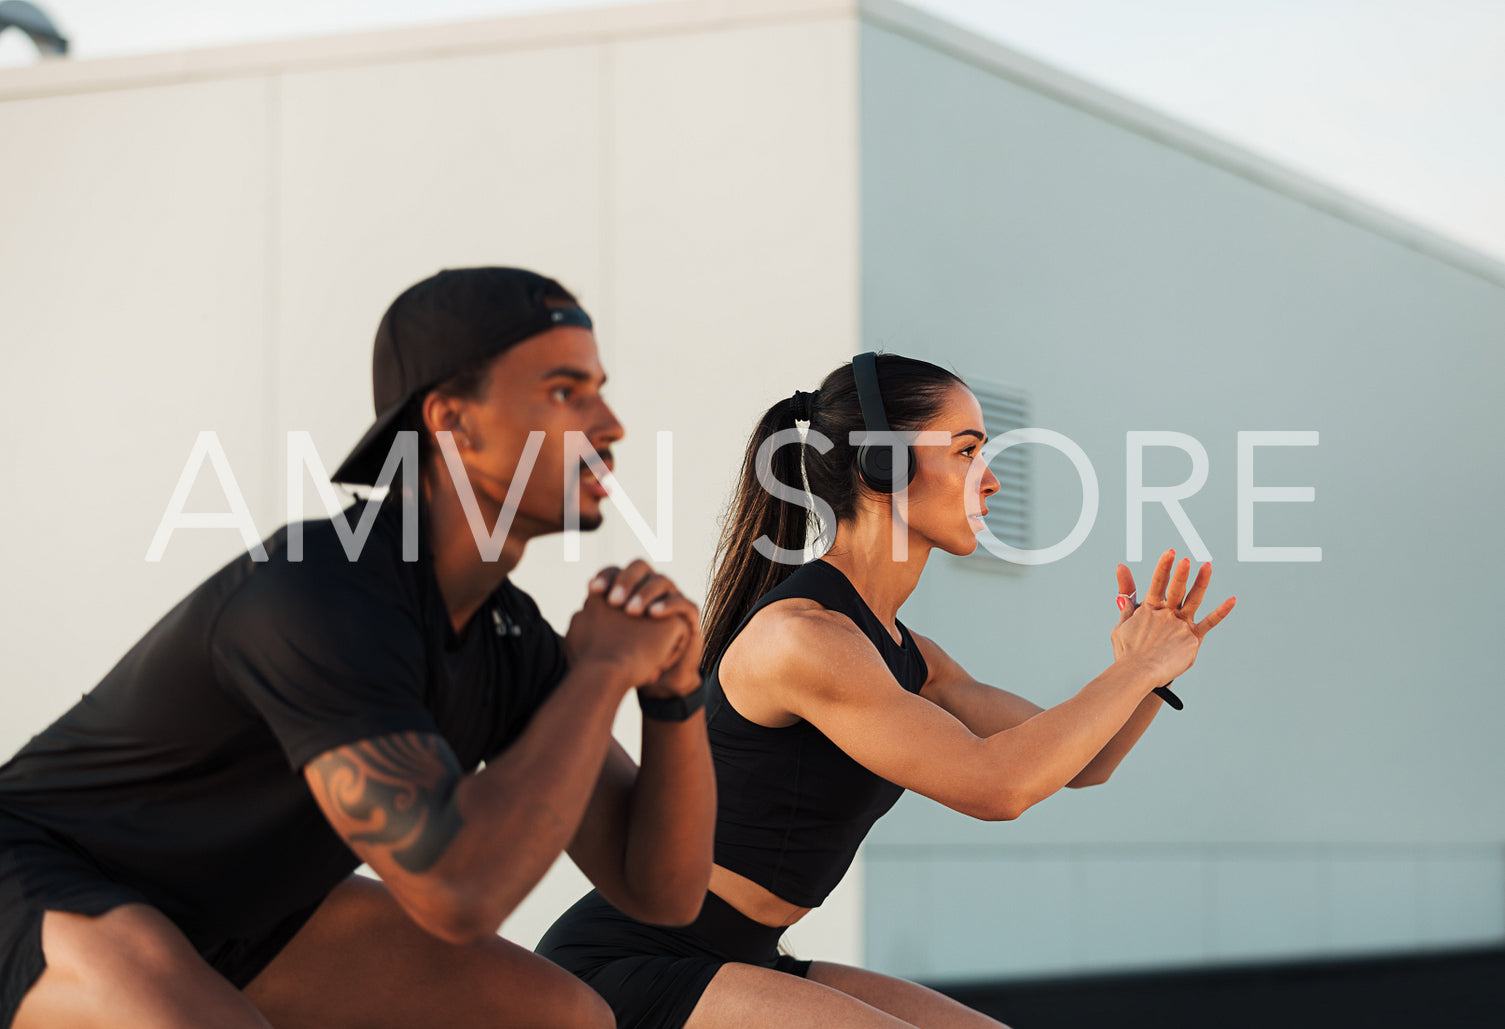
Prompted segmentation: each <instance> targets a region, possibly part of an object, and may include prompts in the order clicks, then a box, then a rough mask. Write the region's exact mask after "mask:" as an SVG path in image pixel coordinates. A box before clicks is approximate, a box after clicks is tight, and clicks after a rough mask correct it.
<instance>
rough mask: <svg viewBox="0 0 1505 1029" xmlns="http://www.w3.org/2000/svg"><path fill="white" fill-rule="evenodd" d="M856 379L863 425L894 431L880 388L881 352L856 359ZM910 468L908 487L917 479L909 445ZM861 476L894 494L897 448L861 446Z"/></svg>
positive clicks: (871, 429)
mask: <svg viewBox="0 0 1505 1029" xmlns="http://www.w3.org/2000/svg"><path fill="white" fill-rule="evenodd" d="M852 380H853V382H854V383H855V384H856V386H857V404H858V406H859V407H861V408H862V425H863V428H865V429H867V431H868V432H891V431H892V430H891V429H890V428H889V426H888V414H887V413H886V412H885V411H884V410H883V392H882V390H880V389H879V387H878V355H877V354H876V353H875V352H873V351H871V350H870V351H868V352H867V353H865V354H858V355H857V356H856V357H854V358H852ZM904 454H905V456H906V457H907V458H908V466H909V471H908V473H907V474H906V475H905V476H904V484H905V485H906V486H907V485H908V484H909V483H910V482H912V481H914V473H915V453H914V447H905V448H904ZM857 475H858V477H859V478H861V479H862V481H863V482H864V483H866V484H867V487H868V488H869V489H871V490H872V491H873V492H875V493H894V492H897V491H898V489H899V483H898V482H897V481H896V479H895V476H894V450H893V447H892V445H891V444H889V443H871V444H870V443H864V444H862V445H861V446H859V447H858V448H857Z"/></svg>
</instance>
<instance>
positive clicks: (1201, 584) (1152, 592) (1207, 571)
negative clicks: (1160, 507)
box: [1113, 550, 1236, 675]
mask: <svg viewBox="0 0 1505 1029" xmlns="http://www.w3.org/2000/svg"><path fill="white" fill-rule="evenodd" d="M1173 568H1174V571H1173V570H1172V569H1173ZM1190 574H1191V560H1190V559H1189V558H1182V559H1181V561H1180V562H1179V563H1177V561H1176V552H1175V551H1174V550H1167V551H1166V552H1165V553H1163V554H1161V555H1160V560H1159V561H1157V562H1156V563H1155V572H1154V574H1153V575H1152V576H1151V577H1150V586H1149V589H1148V590H1147V591H1146V592H1145V596H1144V597H1143V598H1142V600H1141V601H1140V602H1139V603H1137V604H1136V603H1135V601H1134V574H1133V573H1132V572H1130V571H1129V569H1128V567H1127V566H1125V565H1119V566H1118V592H1119V614H1118V625H1116V626H1115V627H1114V629H1113V656H1114V657H1115V658H1120V657H1123V656H1124V655H1125V654H1126V653H1129V652H1130V651H1134V650H1140V649H1142V648H1143V646H1144V645H1146V644H1150V645H1153V643H1152V638H1153V639H1154V640H1155V641H1156V642H1159V643H1160V644H1161V645H1169V646H1170V647H1171V648H1172V649H1173V650H1179V649H1181V648H1179V647H1177V646H1176V645H1175V643H1174V635H1175V634H1171V635H1169V636H1163V634H1160V633H1151V634H1149V635H1145V634H1143V633H1140V632H1132V633H1131V632H1126V631H1125V630H1126V629H1127V627H1128V626H1129V625H1130V623H1131V622H1132V621H1133V620H1134V618H1135V616H1136V615H1141V616H1143V615H1145V614H1148V615H1151V616H1152V617H1151V620H1152V621H1160V622H1163V621H1164V619H1165V618H1166V616H1167V615H1169V616H1170V617H1172V618H1174V619H1176V620H1177V621H1179V622H1180V623H1181V624H1182V626H1184V628H1185V629H1186V630H1187V631H1188V632H1189V633H1190V635H1191V637H1192V639H1193V640H1194V641H1195V642H1194V646H1193V647H1192V649H1191V652H1190V655H1189V657H1190V660H1187V661H1186V662H1185V665H1184V667H1183V668H1182V671H1184V670H1185V669H1186V668H1190V667H1191V664H1192V662H1193V661H1195V660H1196V654H1197V650H1198V649H1199V648H1200V647H1201V644H1202V640H1203V638H1204V637H1205V636H1206V635H1207V634H1208V633H1209V632H1210V631H1212V629H1213V628H1214V627H1215V626H1216V625H1217V624H1218V623H1219V622H1221V621H1222V620H1223V619H1224V618H1227V617H1228V613H1229V612H1230V611H1232V610H1233V605H1234V603H1235V600H1236V598H1234V597H1229V598H1228V599H1227V600H1225V601H1223V602H1222V603H1221V604H1219V605H1218V606H1217V607H1216V608H1215V609H1214V610H1213V611H1212V612H1211V613H1209V614H1208V615H1207V616H1206V617H1205V618H1203V619H1202V620H1201V621H1200V622H1199V621H1197V608H1199V607H1200V606H1201V605H1202V600H1203V598H1204V597H1205V596H1206V594H1207V586H1208V584H1209V583H1210V582H1211V581H1212V563H1211V562H1208V563H1206V564H1204V565H1202V567H1201V568H1199V569H1197V577H1196V580H1195V581H1193V582H1192V584H1191V589H1189V590H1188V589H1187V588H1186V580H1187V578H1188V577H1189V576H1190ZM1144 628H1145V629H1148V628H1149V625H1148V624H1146V625H1145V627H1144ZM1162 636H1163V638H1162ZM1166 656H1167V657H1171V656H1172V655H1171V654H1169V653H1167V654H1166ZM1181 656H1186V655H1181ZM1175 660H1178V661H1179V657H1178V658H1176V659H1175ZM1175 674H1177V675H1179V674H1180V672H1176V673H1175Z"/></svg>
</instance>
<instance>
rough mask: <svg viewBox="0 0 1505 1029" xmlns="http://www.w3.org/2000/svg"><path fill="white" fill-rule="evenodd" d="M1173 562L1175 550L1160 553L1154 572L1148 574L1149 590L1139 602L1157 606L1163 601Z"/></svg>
mask: <svg viewBox="0 0 1505 1029" xmlns="http://www.w3.org/2000/svg"><path fill="white" fill-rule="evenodd" d="M1175 563H1176V552H1175V551H1174V550H1167V551H1166V552H1165V553H1163V554H1161V555H1160V560H1159V561H1156V562H1155V573H1154V574H1153V575H1151V576H1150V589H1149V592H1148V593H1146V594H1145V595H1144V596H1143V597H1141V598H1140V600H1139V602H1140V603H1141V604H1155V605H1156V606H1159V605H1161V604H1164V603H1165V587H1166V586H1167V585H1168V584H1169V583H1170V581H1171V566H1172V565H1174V564H1175ZM1184 581H1185V580H1183V582H1184Z"/></svg>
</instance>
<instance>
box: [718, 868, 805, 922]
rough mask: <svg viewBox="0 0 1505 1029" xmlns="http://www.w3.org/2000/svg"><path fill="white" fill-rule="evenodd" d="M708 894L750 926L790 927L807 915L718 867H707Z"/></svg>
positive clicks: (755, 884)
mask: <svg viewBox="0 0 1505 1029" xmlns="http://www.w3.org/2000/svg"><path fill="white" fill-rule="evenodd" d="M711 892H712V893H714V894H715V895H716V896H718V897H720V898H721V899H722V900H724V901H726V902H727V903H728V904H730V905H731V906H732V907H734V908H736V909H737V910H738V911H740V912H742V913H743V914H744V915H746V916H747V917H748V918H751V919H752V920H753V921H754V922H762V923H763V924H764V925H778V926H783V925H793V924H794V923H795V922H798V921H799V920H800V919H801V918H804V917H805V915H806V914H808V913H809V911H810V909H809V908H802V907H796V906H795V905H793V904H791V903H789V902H788V901H787V900H781V899H779V898H778V897H776V896H774V895H773V894H772V893H769V892H768V891H767V890H766V889H764V888H763V887H761V886H759V885H758V884H757V883H755V882H753V881H752V880H751V879H749V878H747V876H745V875H738V874H737V873H736V872H730V871H727V870H726V869H725V868H722V867H721V866H720V865H712V866H711Z"/></svg>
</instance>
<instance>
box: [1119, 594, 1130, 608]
mask: <svg viewBox="0 0 1505 1029" xmlns="http://www.w3.org/2000/svg"><path fill="white" fill-rule="evenodd" d="M1126 604H1128V601H1127V600H1125V599H1124V598H1123V597H1119V598H1118V609H1119V610H1120V611H1122V610H1123V609H1124V606H1125V605H1126Z"/></svg>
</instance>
